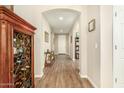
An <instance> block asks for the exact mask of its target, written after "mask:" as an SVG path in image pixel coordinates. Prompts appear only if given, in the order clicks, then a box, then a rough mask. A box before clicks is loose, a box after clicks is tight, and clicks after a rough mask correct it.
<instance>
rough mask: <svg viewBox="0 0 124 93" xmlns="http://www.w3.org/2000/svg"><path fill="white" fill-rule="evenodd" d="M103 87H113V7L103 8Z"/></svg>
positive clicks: (101, 36) (101, 35) (101, 31)
mask: <svg viewBox="0 0 124 93" xmlns="http://www.w3.org/2000/svg"><path fill="white" fill-rule="evenodd" d="M100 16H101V20H100V21H101V22H100V24H101V30H100V40H101V53H100V55H101V87H106V88H108V87H112V85H113V82H112V80H113V77H112V72H113V71H112V65H113V64H112V35H113V32H112V18H113V7H112V6H101V7H100Z"/></svg>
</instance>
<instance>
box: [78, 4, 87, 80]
mask: <svg viewBox="0 0 124 93" xmlns="http://www.w3.org/2000/svg"><path fill="white" fill-rule="evenodd" d="M79 18H80V19H79V21H80V22H79V29H80V31H79V34H80V42H79V44H80V45H79V46H80V59H79V65H80V67H79V68H80V76H81V77H82V78H87V6H82V9H81V15H80V17H79Z"/></svg>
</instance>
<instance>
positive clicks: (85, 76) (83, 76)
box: [79, 73, 87, 78]
mask: <svg viewBox="0 0 124 93" xmlns="http://www.w3.org/2000/svg"><path fill="white" fill-rule="evenodd" d="M79 75H80V78H87V75H82V74H80V73H79Z"/></svg>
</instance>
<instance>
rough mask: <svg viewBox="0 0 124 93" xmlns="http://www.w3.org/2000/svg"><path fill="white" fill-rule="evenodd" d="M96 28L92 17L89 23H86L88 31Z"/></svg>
mask: <svg viewBox="0 0 124 93" xmlns="http://www.w3.org/2000/svg"><path fill="white" fill-rule="evenodd" d="M95 28H96V22H95V19H92V20H91V21H90V22H89V23H88V31H89V32H92V31H94V30H95Z"/></svg>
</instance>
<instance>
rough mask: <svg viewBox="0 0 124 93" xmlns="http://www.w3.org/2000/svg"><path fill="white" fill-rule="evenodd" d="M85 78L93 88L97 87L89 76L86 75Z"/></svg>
mask: <svg viewBox="0 0 124 93" xmlns="http://www.w3.org/2000/svg"><path fill="white" fill-rule="evenodd" d="M87 79H88V80H89V82H90V83H91V84H92V85H93V87H94V88H99V87H98V86H97V85H96V84H95V83H94V82H93V80H92V79H91V78H90V77H87Z"/></svg>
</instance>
